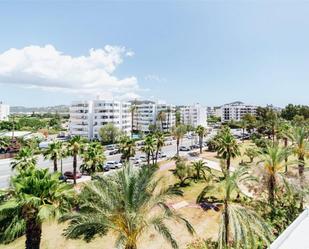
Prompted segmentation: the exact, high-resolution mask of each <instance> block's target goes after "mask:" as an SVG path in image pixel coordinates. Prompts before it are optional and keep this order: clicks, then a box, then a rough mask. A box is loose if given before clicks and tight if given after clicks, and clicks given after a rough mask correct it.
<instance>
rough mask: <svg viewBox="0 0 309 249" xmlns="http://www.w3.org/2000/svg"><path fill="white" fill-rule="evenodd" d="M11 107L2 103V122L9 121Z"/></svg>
mask: <svg viewBox="0 0 309 249" xmlns="http://www.w3.org/2000/svg"><path fill="white" fill-rule="evenodd" d="M9 115H10V107H9V106H8V105H6V104H4V103H3V102H1V101H0V121H4V120H5V121H7V120H9Z"/></svg>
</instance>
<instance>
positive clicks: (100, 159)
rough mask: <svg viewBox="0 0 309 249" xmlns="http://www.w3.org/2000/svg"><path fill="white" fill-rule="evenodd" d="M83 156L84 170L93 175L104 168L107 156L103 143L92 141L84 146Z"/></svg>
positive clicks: (82, 166) (82, 169)
mask: <svg viewBox="0 0 309 249" xmlns="http://www.w3.org/2000/svg"><path fill="white" fill-rule="evenodd" d="M81 157H82V159H83V164H82V165H81V166H80V170H81V171H82V172H87V174H89V175H92V174H93V173H95V172H96V171H102V170H103V163H104V161H105V160H106V157H105V155H104V149H103V146H102V145H101V143H99V142H91V143H89V144H87V145H86V146H84V148H83V153H82V154H81Z"/></svg>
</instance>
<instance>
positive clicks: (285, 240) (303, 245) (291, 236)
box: [269, 208, 309, 249]
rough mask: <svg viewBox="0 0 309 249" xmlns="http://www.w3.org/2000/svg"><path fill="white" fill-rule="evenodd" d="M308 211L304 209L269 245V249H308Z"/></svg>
mask: <svg viewBox="0 0 309 249" xmlns="http://www.w3.org/2000/svg"><path fill="white" fill-rule="evenodd" d="M308 231H309V209H308V208H307V209H305V210H304V211H303V212H302V213H301V214H300V215H299V216H298V217H297V219H296V220H295V221H294V222H293V223H292V224H291V225H289V226H288V228H287V229H285V230H284V232H283V233H282V234H281V235H280V236H279V237H278V238H277V239H276V240H275V241H274V242H273V243H272V244H271V245H270V247H269V249H293V248H295V249H308V248H309V236H308Z"/></svg>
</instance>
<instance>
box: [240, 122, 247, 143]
mask: <svg viewBox="0 0 309 249" xmlns="http://www.w3.org/2000/svg"><path fill="white" fill-rule="evenodd" d="M240 128H241V130H242V142H243V143H244V142H245V130H246V128H247V122H246V120H244V119H241V120H240Z"/></svg>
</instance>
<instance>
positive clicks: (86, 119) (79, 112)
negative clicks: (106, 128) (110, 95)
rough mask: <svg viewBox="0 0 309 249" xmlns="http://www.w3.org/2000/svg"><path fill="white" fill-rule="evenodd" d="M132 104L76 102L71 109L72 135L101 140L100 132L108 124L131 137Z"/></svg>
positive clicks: (97, 101)
mask: <svg viewBox="0 0 309 249" xmlns="http://www.w3.org/2000/svg"><path fill="white" fill-rule="evenodd" d="M130 106H131V104H130V103H126V102H119V101H105V100H93V101H75V102H73V103H72V105H71V107H70V125H69V127H70V134H71V135H80V136H83V137H87V138H89V139H93V138H100V137H99V130H100V128H101V127H102V126H103V125H106V124H108V123H112V124H114V125H115V126H116V127H118V128H119V129H120V130H122V131H123V132H125V133H126V134H128V135H130V133H131V115H130Z"/></svg>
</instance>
